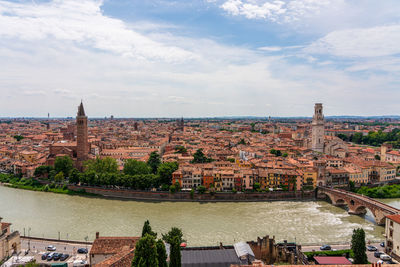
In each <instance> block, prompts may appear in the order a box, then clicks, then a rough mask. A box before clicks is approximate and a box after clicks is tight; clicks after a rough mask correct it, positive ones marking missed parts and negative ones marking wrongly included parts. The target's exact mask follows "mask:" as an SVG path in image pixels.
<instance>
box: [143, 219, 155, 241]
mask: <svg viewBox="0 0 400 267" xmlns="http://www.w3.org/2000/svg"><path fill="white" fill-rule="evenodd" d="M146 234H149V235H152V236H154V238H156V237H157V233H156V232H153V231H152V230H151V226H150V222H149V220H146V221H145V222H144V225H143V229H142V237H144V236H145V235H146Z"/></svg>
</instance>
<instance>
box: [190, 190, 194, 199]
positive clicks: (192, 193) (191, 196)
mask: <svg viewBox="0 0 400 267" xmlns="http://www.w3.org/2000/svg"><path fill="white" fill-rule="evenodd" d="M190 198H191V199H193V198H194V189H193V188H192V189H191V190H190Z"/></svg>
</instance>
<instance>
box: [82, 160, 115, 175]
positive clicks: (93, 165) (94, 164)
mask: <svg viewBox="0 0 400 267" xmlns="http://www.w3.org/2000/svg"><path fill="white" fill-rule="evenodd" d="M84 166H85V170H86V171H93V172H95V173H118V172H119V171H118V163H117V161H116V160H115V159H113V158H110V157H106V158H103V159H101V158H99V157H97V158H96V159H90V160H87V161H86V162H85V163H84Z"/></svg>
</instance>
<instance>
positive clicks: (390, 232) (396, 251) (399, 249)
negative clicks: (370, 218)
mask: <svg viewBox="0 0 400 267" xmlns="http://www.w3.org/2000/svg"><path fill="white" fill-rule="evenodd" d="M385 234H386V244H385V245H386V247H385V250H386V253H387V254H389V255H390V256H392V257H393V258H395V259H396V260H400V215H399V214H395V215H388V216H386V224H385Z"/></svg>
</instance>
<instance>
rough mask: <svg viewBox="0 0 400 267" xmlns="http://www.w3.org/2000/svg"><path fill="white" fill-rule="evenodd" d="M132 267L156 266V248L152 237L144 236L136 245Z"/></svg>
mask: <svg viewBox="0 0 400 267" xmlns="http://www.w3.org/2000/svg"><path fill="white" fill-rule="evenodd" d="M132 266H134V267H148V266H158V259H157V247H156V240H155V238H154V236H152V235H149V234H146V235H145V236H144V237H142V238H140V239H139V241H138V242H137V244H136V249H135V256H134V258H133V260H132Z"/></svg>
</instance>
